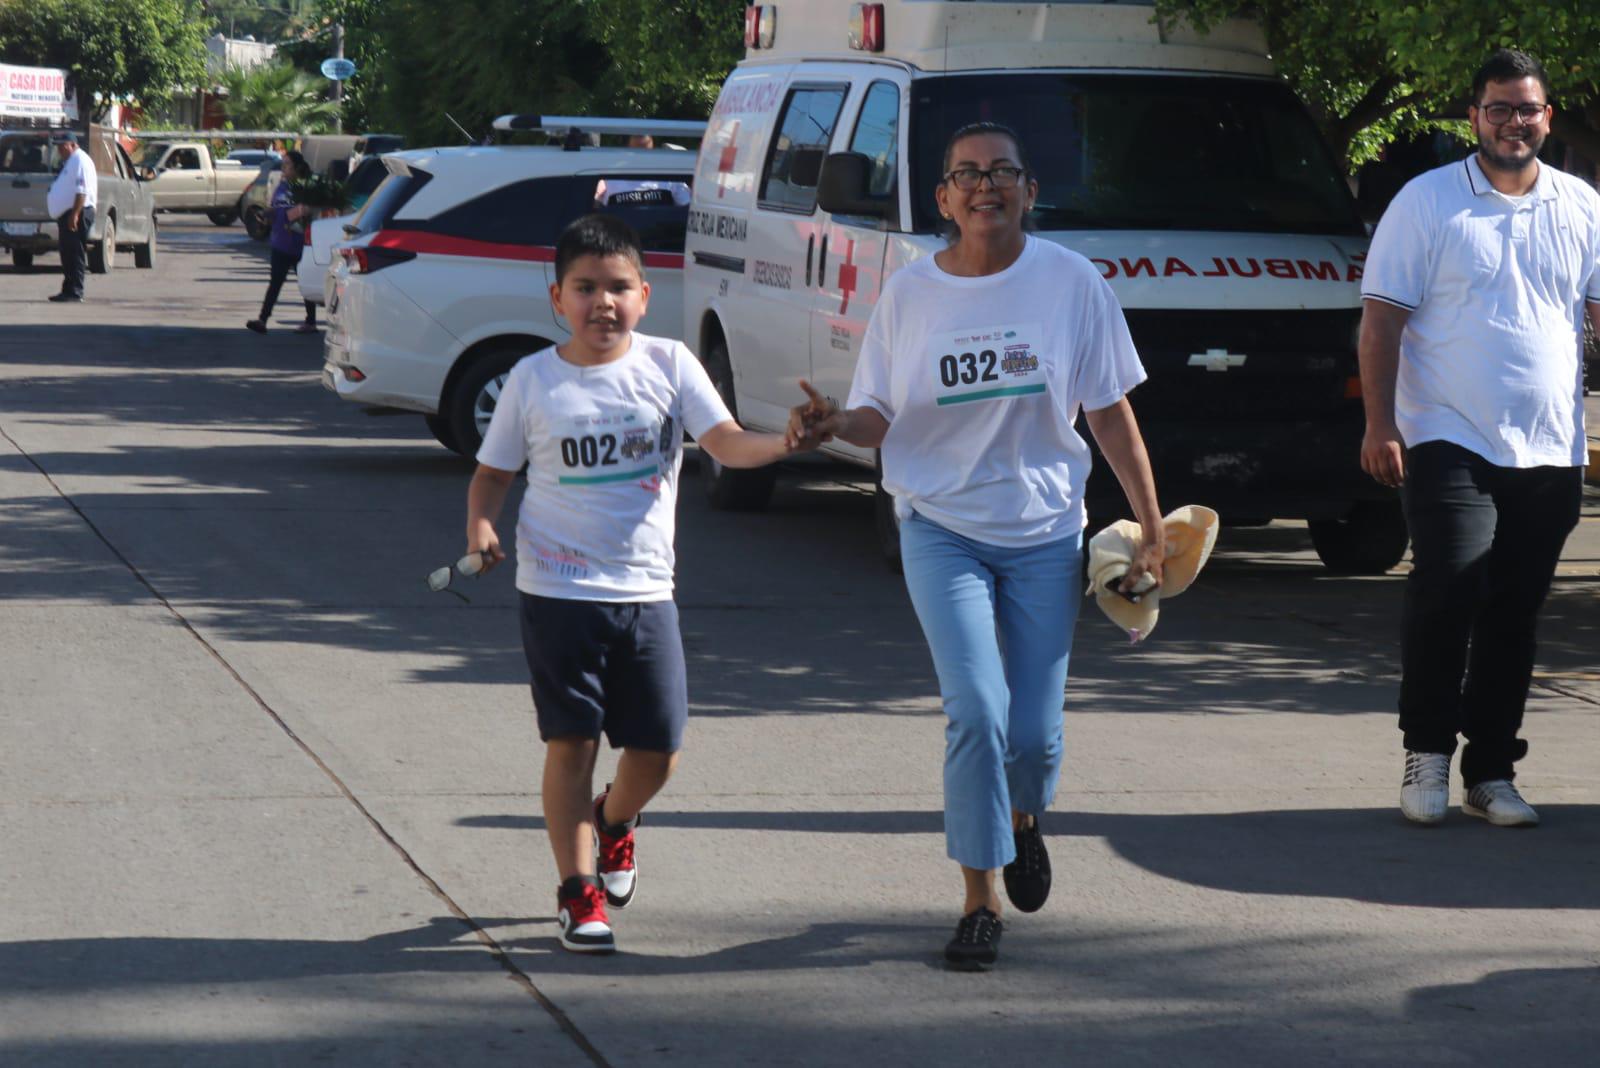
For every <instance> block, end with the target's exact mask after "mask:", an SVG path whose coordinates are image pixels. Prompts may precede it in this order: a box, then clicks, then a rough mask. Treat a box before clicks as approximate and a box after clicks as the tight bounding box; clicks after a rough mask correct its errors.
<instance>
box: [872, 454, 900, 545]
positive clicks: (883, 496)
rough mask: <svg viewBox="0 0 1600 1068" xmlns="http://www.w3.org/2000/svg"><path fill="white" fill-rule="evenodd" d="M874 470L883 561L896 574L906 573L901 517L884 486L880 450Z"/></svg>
mask: <svg viewBox="0 0 1600 1068" xmlns="http://www.w3.org/2000/svg"><path fill="white" fill-rule="evenodd" d="M873 467H874V470H876V471H877V475H878V478H877V481H876V482H875V483H873V487H872V504H873V512H874V520H875V526H876V529H877V532H878V549H879V550H880V551H881V552H882V553H883V562H884V563H886V564H888V565H889V570H890V571H893V572H894V573H895V574H896V575H903V574H905V565H904V563H902V562H901V560H900V517H899V516H897V515H895V511H894V497H893V496H892V495H891V494H890V493H889V491H888V490H886V489H884V488H883V453H882V452H879V453H878V454H877V456H876V458H875V462H874V465H873Z"/></svg>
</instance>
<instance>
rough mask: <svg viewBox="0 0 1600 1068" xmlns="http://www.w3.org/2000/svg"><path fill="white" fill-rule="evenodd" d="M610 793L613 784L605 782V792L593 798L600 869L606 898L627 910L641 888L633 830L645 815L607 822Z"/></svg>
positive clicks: (598, 867) (612, 905) (598, 865)
mask: <svg viewBox="0 0 1600 1068" xmlns="http://www.w3.org/2000/svg"><path fill="white" fill-rule="evenodd" d="M610 792H611V784H610V783H606V793H604V794H601V795H600V796H599V797H597V798H595V799H594V836H595V838H596V840H597V841H598V842H599V843H600V856H599V861H598V863H597V870H598V871H599V872H600V880H601V881H602V882H603V883H605V887H606V900H607V901H609V902H610V903H611V907H612V908H618V909H624V908H627V907H628V902H630V901H632V900H633V892H634V891H635V890H637V889H638V888H639V866H638V865H637V864H635V863H634V860H633V829H634V828H635V827H637V826H639V821H640V820H641V819H642V818H643V816H642V815H639V816H634V817H633V819H631V820H629V821H628V822H627V823H623V824H611V823H607V822H606V818H605V809H606V795H607V794H609V793H610Z"/></svg>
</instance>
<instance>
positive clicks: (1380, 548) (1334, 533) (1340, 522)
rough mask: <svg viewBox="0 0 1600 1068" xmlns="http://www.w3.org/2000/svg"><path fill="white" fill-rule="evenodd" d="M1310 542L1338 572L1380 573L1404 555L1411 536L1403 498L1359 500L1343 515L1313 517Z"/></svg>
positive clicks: (1342, 573)
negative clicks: (1402, 508) (1331, 517)
mask: <svg viewBox="0 0 1600 1068" xmlns="http://www.w3.org/2000/svg"><path fill="white" fill-rule="evenodd" d="M1307 525H1308V526H1309V527H1310V528H1311V544H1312V545H1313V546H1315V548H1316V550H1317V556H1318V557H1320V558H1321V560H1322V563H1323V566H1325V567H1326V568H1327V569H1328V570H1329V571H1332V572H1333V573H1334V574H1336V575H1381V574H1383V573H1384V572H1385V571H1388V570H1389V569H1390V568H1392V567H1394V566H1395V565H1396V564H1398V563H1399V562H1400V561H1401V560H1403V559H1405V555H1406V546H1407V545H1409V544H1410V536H1409V534H1408V533H1407V531H1406V517H1405V513H1404V512H1403V511H1401V508H1400V502H1399V501H1398V500H1394V501H1360V502H1358V503H1357V504H1356V505H1355V507H1353V508H1351V509H1350V514H1349V515H1347V516H1345V517H1344V518H1343V519H1313V520H1311V521H1310V523H1308V524H1307Z"/></svg>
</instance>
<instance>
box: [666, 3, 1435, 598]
mask: <svg viewBox="0 0 1600 1068" xmlns="http://www.w3.org/2000/svg"><path fill="white" fill-rule="evenodd" d="M745 45H746V58H745V59H744V61H743V62H741V63H740V64H739V65H738V66H737V67H736V68H735V69H734V71H733V73H732V74H731V75H730V76H729V77H728V79H727V81H726V83H725V84H724V85H723V87H722V92H721V95H720V96H719V98H718V100H717V103H716V106H715V108H714V110H713V112H712V115H711V119H710V123H709V126H708V128H707V131H706V137H705V140H704V141H703V142H702V146H701V150H700V155H699V158H698V161H697V169H696V173H695V181H694V196H693V202H692V204H691V205H690V212H689V223H688V238H687V242H686V247H685V276H684V330H685V339H686V340H687V341H688V342H689V344H691V345H693V346H695V347H696V351H697V352H699V353H700V354H701V358H702V359H703V360H704V361H705V363H706V366H707V369H708V371H709V372H710V373H711V376H712V379H713V381H714V382H716V384H717V387H718V389H719V390H721V391H722V393H723V395H724V397H725V398H726V399H727V401H728V402H729V404H730V405H731V406H732V407H733V408H734V409H735V411H736V413H737V415H738V417H739V418H740V419H741V421H743V422H744V423H745V424H746V425H747V426H751V427H758V428H762V429H766V430H777V429H780V428H781V427H783V426H784V425H785V423H786V421H787V417H788V411H789V408H790V406H791V405H793V404H796V403H798V402H799V401H801V400H802V399H803V396H802V394H801V392H800V390H799V388H798V386H797V384H796V383H797V382H798V380H799V379H801V378H807V379H809V380H810V381H811V382H813V383H814V384H815V385H816V386H817V388H818V389H820V390H821V391H822V392H824V393H827V394H831V395H832V396H834V397H837V398H840V399H841V400H842V399H843V398H844V397H845V395H846V394H847V393H848V392H849V388H850V382H851V378H852V375H853V374H854V371H855V365H856V358H857V355H858V353H859V352H860V347H861V339H862V336H863V333H864V331H865V327H866V324H867V320H868V318H869V317H870V316H871V315H872V310H873V307H874V304H875V303H876V301H877V299H878V294H879V293H880V292H881V290H882V287H883V283H884V280H885V279H886V278H887V277H888V276H889V275H891V274H893V273H894V272H895V271H896V270H898V269H899V268H900V267H902V266H904V265H906V264H907V263H910V262H912V261H913V260H915V259H917V258H918V257H921V256H926V255H929V254H930V253H932V252H934V251H936V250H938V249H939V248H941V247H943V245H944V243H945V238H944V237H943V236H942V235H941V233H940V229H939V222H940V219H939V216H938V212H937V209H936V207H935V204H934V189H935V187H936V186H937V185H938V184H939V181H940V179H941V164H942V158H941V157H942V153H943V150H944V146H945V141H946V139H947V138H948V136H949V134H950V133H951V131H953V130H955V129H956V128H958V127H960V126H963V125H965V124H967V123H971V122H977V121H980V120H988V121H995V122H1000V123H1004V124H1006V125H1008V126H1010V127H1012V128H1013V129H1015V130H1017V131H1018V133H1019V135H1020V136H1021V138H1022V140H1023V143H1024V146H1025V149H1026V151H1027V154H1028V156H1029V158H1030V162H1031V164H1032V168H1033V172H1034V173H1033V176H1034V177H1035V178H1036V179H1037V180H1038V183H1039V196H1038V201H1037V204H1036V207H1035V211H1034V212H1033V214H1032V218H1031V225H1032V227H1033V229H1034V231H1035V233H1036V234H1037V235H1038V236H1039V237H1041V238H1043V239H1046V240H1049V241H1055V242H1059V243H1060V244H1062V245H1064V246H1066V247H1067V248H1070V249H1073V250H1074V251H1077V252H1079V253H1081V254H1082V255H1084V256H1085V257H1087V258H1088V259H1089V260H1090V261H1091V262H1092V263H1093V264H1094V265H1095V266H1096V268H1098V269H1099V271H1100V273H1101V274H1102V275H1103V276H1104V277H1105V278H1106V279H1107V280H1108V281H1109V283H1110V284H1111V287H1112V288H1113V290H1115V292H1116V294H1117V297H1118V299H1119V300H1120V301H1121V303H1122V306H1123V308H1124V310H1125V313H1126V315H1127V319H1128V325H1129V328H1130V329H1131V331H1132V333H1133V338H1134V341H1135V342H1136V344H1137V345H1138V349H1139V354H1140V358H1141V359H1142V360H1143V362H1144V366H1145V368H1146V370H1147V371H1148V373H1149V381H1148V382H1146V383H1145V384H1144V385H1142V386H1140V387H1139V388H1138V389H1137V390H1135V391H1134V392H1133V394H1132V395H1131V396H1130V401H1131V403H1132V404H1133V407H1134V409H1135V411H1136V413H1137V415H1138V418H1139V421H1140V423H1141V424H1142V426H1143V428H1144V433H1145V439H1146V441H1147V443H1148V445H1149V449H1150V453H1151V459H1152V462H1153V464H1154V467H1155V474H1156V481H1157V485H1158V487H1159V489H1160V493H1161V498H1162V501H1163V503H1164V504H1166V505H1178V504H1184V503H1190V502H1193V503H1199V504H1206V505H1210V506H1212V507H1214V508H1216V509H1217V510H1219V511H1220V512H1221V513H1222V515H1223V516H1224V517H1225V518H1226V519H1227V520H1228V521H1230V522H1232V523H1236V524H1249V523H1262V522H1265V521H1267V520H1271V519H1279V518H1283V519H1305V520H1308V521H1309V527H1310V532H1311V537H1312V540H1313V543H1314V545H1315V547H1316V550H1317V552H1318V554H1319V556H1320V557H1321V559H1322V561H1323V562H1324V564H1325V565H1327V566H1328V567H1329V568H1330V569H1332V570H1335V571H1340V572H1346V573H1375V572H1381V571H1384V570H1386V569H1388V568H1390V567H1392V566H1393V565H1395V564H1396V563H1398V562H1399V561H1400V559H1401V557H1402V556H1403V555H1404V553H1405V549H1406V543H1407V539H1406V529H1405V522H1404V519H1403V517H1402V516H1401V513H1400V507H1399V503H1398V500H1397V499H1396V497H1395V495H1394V494H1393V493H1392V491H1389V490H1386V489H1384V488H1383V487H1380V486H1378V485H1377V484H1376V483H1374V482H1373V481H1372V480H1371V479H1369V478H1368V477H1366V476H1365V475H1364V474H1363V473H1362V472H1361V470H1360V467H1359V464H1358V454H1359V443H1360V439H1361V433H1362V429H1363V416H1362V410H1361V400H1360V383H1359V380H1358V378H1357V364H1356V338H1357V333H1358V328H1359V322H1360V314H1361V311H1360V309H1361V298H1360V282H1361V273H1362V263H1363V261H1364V259H1365V256H1366V251H1367V230H1366V228H1365V226H1364V225H1363V223H1362V220H1361V218H1360V216H1359V215H1358V213H1357V209H1356V204H1355V200H1354V198H1353V197H1352V195H1351V192H1350V189H1349V186H1348V184H1347V182H1346V180H1345V178H1344V176H1343V174H1342V173H1341V172H1340V169H1339V167H1338V165H1337V162H1336V160H1335V159H1334V157H1333V155H1332V153H1331V152H1330V151H1329V150H1328V148H1327V146H1326V145H1325V144H1324V143H1323V141H1322V140H1321V138H1320V137H1319V135H1318V132H1317V129H1316V127H1315V125H1314V124H1313V123H1312V121H1311V119H1310V117H1309V116H1308V115H1307V114H1306V112H1305V110H1304V108H1303V107H1302V106H1301V104H1300V103H1299V101H1298V100H1297V99H1296V97H1295V95H1294V94H1293V93H1292V92H1291V91H1290V89H1289V87H1288V86H1287V85H1286V84H1285V83H1284V82H1283V81H1282V79H1280V78H1279V77H1278V76H1277V75H1276V74H1275V73H1274V71H1273V67H1272V63H1271V60H1270V59H1269V57H1268V55H1267V51H1266V45H1265V42H1264V39H1263V37H1262V35H1261V33H1260V31H1259V29H1258V28H1257V27H1256V26H1254V25H1253V24H1251V23H1248V22H1244V21H1230V22H1226V23H1223V24H1221V25H1219V26H1217V27H1215V28H1213V29H1212V30H1211V32H1209V33H1208V34H1201V33H1199V32H1198V31H1196V30H1195V29H1193V28H1192V27H1190V26H1189V25H1187V24H1173V23H1170V22H1164V21H1162V20H1161V19H1159V18H1158V17H1157V15H1156V10H1155V7H1154V6H1153V5H1152V4H1150V3H1132V2H1116V0H1111V2H1105V3H1018V2H1015V0H1013V2H1009V3H995V2H985V0H964V2H946V0H890V2H885V3H850V2H846V0H781V2H779V3H775V4H761V5H757V6H753V7H750V8H749V9H747V11H746V14H745ZM1086 436H1087V435H1086ZM827 449H828V450H829V451H830V452H831V453H832V454H833V455H834V456H836V457H838V458H840V459H845V460H849V461H852V462H854V463H858V464H861V465H864V466H872V465H874V464H876V462H877V457H876V456H875V455H874V453H873V452H872V451H871V450H863V449H858V448H855V447H853V446H849V445H845V444H843V443H838V442H836V443H833V444H831V445H829V446H827ZM707 476H708V477H707V478H706V483H707V491H708V494H709V496H710V498H711V501H712V503H713V504H714V505H717V506H719V507H725V508H745V509H753V508H760V507H762V506H764V505H765V503H766V500H767V497H768V495H769V494H770V492H771V489H772V477H773V476H772V472H771V470H770V469H765V470H762V469H758V470H755V471H735V470H731V469H722V468H718V467H717V466H716V465H715V464H711V465H710V469H709V470H708V472H707ZM878 495H879V519H880V521H879V532H880V536H881V538H882V540H883V543H884V550H885V552H886V553H888V554H889V555H891V556H893V554H894V552H895V550H896V549H897V537H896V532H895V527H894V519H893V509H892V507H891V505H890V502H889V501H888V500H887V498H886V495H885V494H883V492H882V490H881V489H880V490H879V494H878ZM1087 496H1088V502H1089V511H1090V515H1091V523H1096V524H1097V523H1104V522H1108V521H1109V520H1111V519H1112V518H1115V517H1116V515H1117V514H1119V510H1120V509H1121V508H1123V507H1125V505H1124V504H1123V502H1122V495H1121V493H1120V491H1119V490H1118V488H1117V486H1116V483H1115V478H1114V476H1112V475H1111V473H1110V472H1109V470H1107V469H1106V466H1105V465H1104V464H1097V465H1096V473H1095V475H1094V476H1093V477H1092V478H1091V479H1090V481H1089V485H1088V487H1087Z"/></svg>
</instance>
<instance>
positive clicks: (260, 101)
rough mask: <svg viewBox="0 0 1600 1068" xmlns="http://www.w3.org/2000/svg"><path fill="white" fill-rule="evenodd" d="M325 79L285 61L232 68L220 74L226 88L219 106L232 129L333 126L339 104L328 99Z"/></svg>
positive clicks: (317, 129)
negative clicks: (245, 68)
mask: <svg viewBox="0 0 1600 1068" xmlns="http://www.w3.org/2000/svg"><path fill="white" fill-rule="evenodd" d="M326 85H327V82H326V81H324V80H323V79H321V78H313V77H311V76H310V75H309V74H306V73H304V72H303V71H299V70H296V69H295V68H294V67H291V66H290V65H289V64H287V63H264V64H262V65H261V66H259V67H251V68H250V69H248V70H244V69H241V68H239V67H232V68H230V69H228V70H226V71H224V72H223V74H222V87H223V88H224V89H225V90H226V91H227V96H226V97H224V98H223V101H222V109H223V111H224V112H225V113H226V114H227V116H228V125H229V126H231V127H233V128H234V129H235V130H303V131H305V132H307V133H320V132H323V131H326V130H331V129H333V127H334V125H335V124H336V122H337V121H338V118H339V107H338V105H337V104H335V103H334V102H333V101H331V100H328V99H327V98H326V97H325V96H324V95H323V94H324V93H325V92H326V89H325V87H326Z"/></svg>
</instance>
